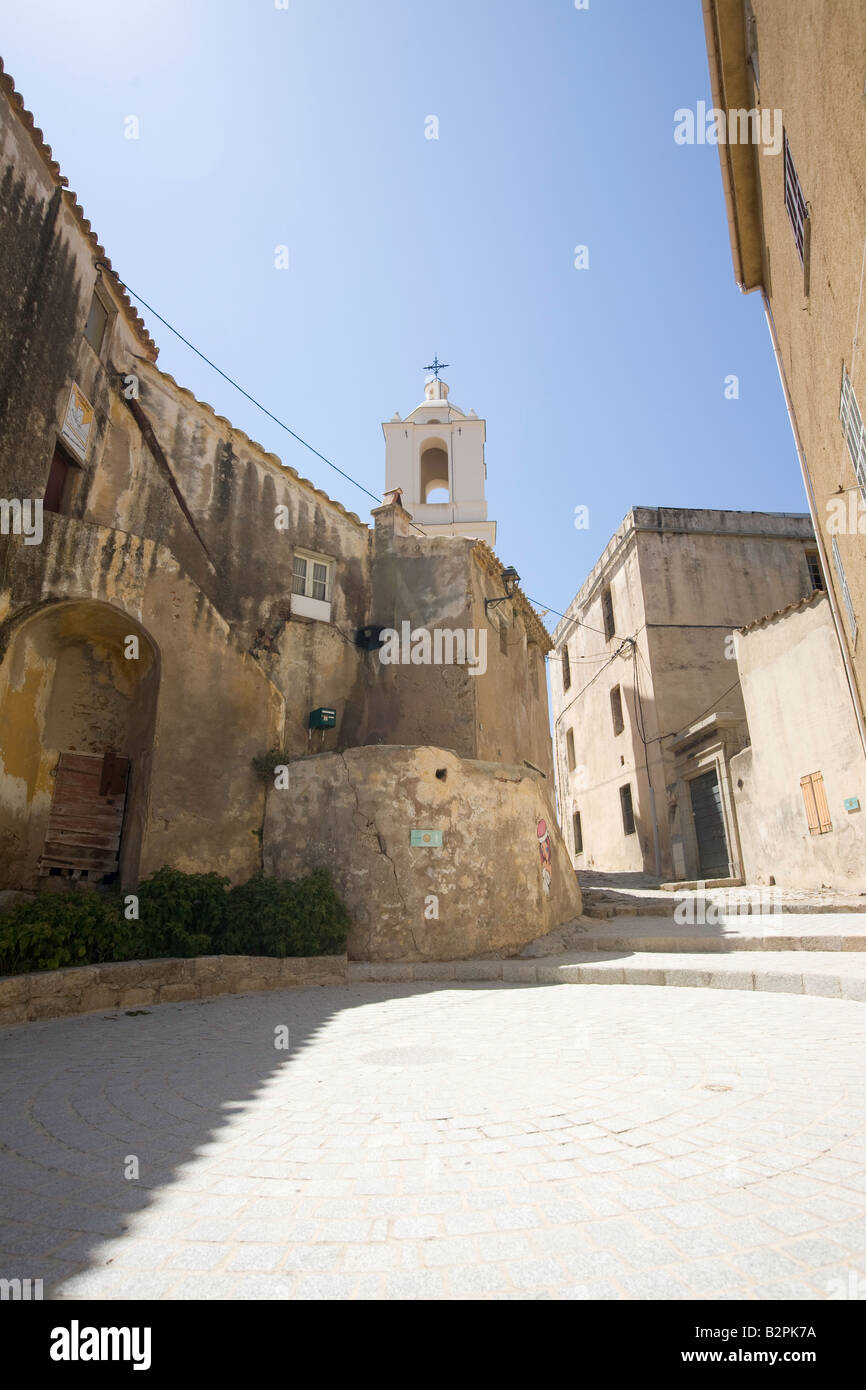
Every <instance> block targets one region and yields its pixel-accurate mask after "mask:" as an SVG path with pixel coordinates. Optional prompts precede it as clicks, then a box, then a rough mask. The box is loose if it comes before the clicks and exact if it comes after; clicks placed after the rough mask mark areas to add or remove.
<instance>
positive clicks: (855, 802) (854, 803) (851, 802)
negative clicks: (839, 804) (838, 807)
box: [843, 796, 860, 811]
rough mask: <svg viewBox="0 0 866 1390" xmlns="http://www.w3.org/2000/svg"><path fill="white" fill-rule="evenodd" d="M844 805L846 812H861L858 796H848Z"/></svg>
mask: <svg viewBox="0 0 866 1390" xmlns="http://www.w3.org/2000/svg"><path fill="white" fill-rule="evenodd" d="M843 805H844V807H845V810H846V811H859V810H860V799H859V797H856V796H846V797H845V800H844V802H843Z"/></svg>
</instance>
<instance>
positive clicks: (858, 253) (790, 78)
mask: <svg viewBox="0 0 866 1390" xmlns="http://www.w3.org/2000/svg"><path fill="white" fill-rule="evenodd" d="M752 9H753V12H754V15H755V20H756V25H757V42H758V61H759V74H760V85H758V84H757V83H756V81H755V76H754V73H753V70H752V68H751V65H750V64H749V63H748V61H747V59H746V54H745V49H744V41H743V6H742V3H741V2H740V0H712V5H711V12H712V14H713V17H714V30H715V34H716V35H717V37H718V40H719V41H720V46H721V52H720V63H719V62H717V61H716V54H715V52H714V51H713V50H714V49H715V42H716V41H715V38H713V39H712V42H711V51H713V59H714V63H713V66H714V69H715V71H716V73H718V71H719V67H720V68H721V72H722V82H721V85H720V84H719V81H718V77H716V85H717V86H719V92H718V97H717V100H719V101H720V102H721V104H722V106H725V107H727V106H733V107H743V106H745V107H753V108H754V107H758V106H760V107H761V108H762V109H763V110H765V111H766V112H767V113H768V114H769V113H770V112H772V113H774V114H775V119H776V120H777V122H778V124H779V125H780V126H781V124H782V123H784V129H785V131H786V133H787V136H788V140H789V142H790V149H791V155H792V158H793V162H794V167H795V170H796V174H797V177H798V179H799V182H800V185H801V188H802V192H803V197H804V199H805V201H806V206H807V209H808V213H809V221H810V237H809V243H808V254H807V257H806V260H807V265H806V267H805V268H804V265H803V264H802V263H801V260H800V256H799V254H798V251H797V247H796V244H795V240H794V233H793V230H792V227H791V223H790V220H789V217H788V213H787V210H786V207H785V196H784V178H785V171H784V154H783V153H778V154H764V153H763V152H762V150H760V149H758V148H752V147H749V146H728V147H725V146H722V145H720V147H719V153H720V156H721V158H722V162H723V168H725V167H727V168H729V169H731V170H732V171H733V197H732V199H731V200H730V220H731V222H732V224H733V240H734V245H735V247H736V245H737V244H739V246H740V260H741V269H740V274H741V276H742V278H743V280H744V281H745V284H746V287H747V288H749V289H752V288H756V287H758V286H763V287H764V288H765V290H766V292H767V294H768V296H769V301H770V306H771V310H772V315H773V320H774V323H775V327H776V333H777V335H778V339H779V344H780V349H781V356H782V362H783V367H784V373H785V377H786V380H787V383H788V388H789V391H790V393H791V397H792V400H793V405H794V413H795V416H796V421H797V426H798V429H799V432H800V436H801V440H802V445H803V450H804V452H805V456H806V459H807V461H808V467H809V470H810V473H811V477H812V482H813V486H814V491H815V502H816V513H817V519H818V524H819V526H820V529H821V531H822V533H823V534H824V540H825V545H826V549H827V552H828V558H829V557H830V550H831V534H830V531H829V527H828V524H827V523H828V519H829V517H830V515H831V514H832V513H830V512H828V503H829V502H836V501H838V500H839V499H840V498H841V499H842V500H843V501H846V502H847V501H848V499H849V497H850V498H851V500H852V502H853V504H854V507H855V512H854V529H853V530H851V529H847V530H846V532H845V533H843V534H839V535H838V536H837V542H838V546H839V550H840V553H841V557H842V562H843V565H844V568H845V573H846V578H847V582H848V588H849V590H850V593H851V597H852V600H853V604H854V610H855V614H856V616H857V621H858V623H859V624H860V626H861V628H862V626H863V624H864V623H866V561H864V553H863V535H864V533H866V506H864V504H863V503H862V502H861V501H860V500H859V494H858V493H857V492H854V493H850V492H849V490H850V489H852V488H855V487H856V477H855V473H854V467H853V464H852V460H851V457H850V454H849V452H848V449H847V447H846V445H845V442H844V437H843V432H842V427H841V424H840V420H839V398H840V389H841V384H842V368H843V364H845V365H846V366H847V368H848V371H849V373H851V379H852V382H853V386H854V390H855V392H856V395H857V398H858V401H859V405H860V410H861V413H863V414H866V357H864V354H863V352H862V350H860V351H858V350H857V347H856V340H857V334H858V315H859V316H860V326H859V334H860V338H861V342H862V333H863V324H862V312H861V308H860V306H861V302H862V296H863V284H864V282H863V267H864V259H863V255H864V238H866V159H864V138H863V108H864V96H863V54H864V52H866V7H864V5H863V3H862V0H833V3H832V4H830V3H828V0H797V3H796V5H794V6H792V4H791V3H790V0H752ZM793 10H795V11H796V22H795V23H792V22H791V21H792V11H793ZM712 32H713V31H712V30H711V33H712ZM767 351H768V352H769V351H770V348H769V347H768V349H767ZM778 410H779V414H780V416H782V412H783V411H784V410H785V402H784V397H783V394H782V392H781V390H780V392H779V396H778ZM791 467H792V469H794V468H796V467H797V463H796V458H795V456H793V454H792V460H791ZM828 581H829V582H830V583H831V584H832V585H833V587H834V591H835V593H836V596H837V600H838V605H839V609H840V610H843V604H842V594H841V588H840V585H839V582H838V579H837V577H836V574H835V570H834V567H833V563H832V558H829V564H828ZM842 627H843V630H844V632H845V640H846V642H847V643H848V647H849V650H850V651H851V659H852V662H853V666H854V669H855V672H856V675H857V682H858V686H859V692H860V703H861V707H862V705H863V703H864V700H866V655H864V648H863V643H862V641H860V642H859V643H858V644H857V648H856V649H855V645H854V642H853V641H852V639H851V632H850V628H849V626H848V621H847V618H846V617H845V615H844V611H843V613H842Z"/></svg>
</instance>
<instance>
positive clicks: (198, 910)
mask: <svg viewBox="0 0 866 1390" xmlns="http://www.w3.org/2000/svg"><path fill="white" fill-rule="evenodd" d="M228 883H229V880H228V879H227V878H223V877H222V875H220V874H185V873H183V872H182V871H181V870H180V869H170V868H168V866H166V867H164V868H162V869H158V870H157V871H156V873H155V874H151V876H150V878H146V879H145V880H144V882H143V883H140V884H139V885H138V887H137V888H136V890H135V892H136V896H137V897H138V917H139V920H138V923H137V924H136V925H137V926H138V929H139V934H140V937H141V951H142V955H143V956H144V957H146V958H147V959H152V958H154V957H156V956H206V955H212V954H216V953H217V952H218V951H219V947H217V946H216V945H215V944H214V943H215V942H216V941H217V940H219V939H220V938H221V937H222V935H223V925H224V918H225V912H226V902H227V894H226V888H227V887H228Z"/></svg>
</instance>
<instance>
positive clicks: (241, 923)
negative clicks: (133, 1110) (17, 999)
mask: <svg viewBox="0 0 866 1390" xmlns="http://www.w3.org/2000/svg"><path fill="white" fill-rule="evenodd" d="M228 885H229V880H228V879H227V878H224V877H223V876H222V875H221V874H215V873H208V874H186V873H183V872H182V871H181V870H180V869H172V868H169V867H168V866H165V867H164V868H162V869H159V870H157V872H156V873H154V874H152V875H151V877H150V878H148V879H145V880H144V882H143V883H140V884H139V886H138V888H137V889H136V890H135V893H136V896H137V898H138V913H139V915H138V919H137V920H133V921H128V920H127V919H126V917H125V916H124V910H123V904H124V899H125V897H126V894H125V893H124V892H122V891H119V890H114V891H112V892H111V893H109V894H102V893H101V892H96V891H93V890H92V889H79V890H77V891H74V892H69V893H45V894H42V895H40V896H39V897H38V898H36V899H35V900H34V901H33V902H27V903H22V904H20V905H19V906H18V907H15V908H13V909H12V911H11V912H9V913H7V914H5V915H4V916H2V917H0V975H20V974H23V973H24V972H26V971H30V970H60V969H62V968H63V967H64V966H70V965H92V964H97V963H100V962H102V961H122V960H136V959H138V960H149V959H154V958H156V957H159V956H183V957H189V956H201V955H220V954H224V955H250V956H325V955H336V954H339V953H341V952H343V951H344V950H345V948H346V934H347V931H348V927H349V914H348V912H347V911H346V907H345V904H344V903H343V901H342V899H341V898H340V897H339V895H338V894H337V892H336V890H335V889H334V886H333V884H332V883H331V879H330V876H329V875H328V873H327V871H326V870H325V869H315V870H314V871H313V872H312V873H310V874H307V876H306V877H305V878H302V879H298V880H296V881H294V882H292V881H288V880H283V879H276V878H269V877H267V876H266V875H265V874H262V873H258V874H255V875H254V876H253V877H252V878H251V879H249V880H248V881H247V882H246V883H243V884H238V885H236V886H235V887H234V888H231V889H230V890H229V888H228Z"/></svg>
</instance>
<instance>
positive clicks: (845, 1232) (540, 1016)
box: [0, 983, 866, 1299]
mask: <svg viewBox="0 0 866 1390" xmlns="http://www.w3.org/2000/svg"><path fill="white" fill-rule="evenodd" d="M286 1026H287V1027H288V1029H289V1037H290V1044H291V1045H290V1048H289V1050H288V1051H286V1050H282V1049H280V1048H279V1047H277V1046H275V1042H278V1041H279V1033H280V1030H281V1029H283V1028H284V1027H286ZM864 1058H866V1005H863V1004H860V1003H856V1002H849V1001H845V1000H835V999H823V998H811V997H804V996H795V995H784V994H780V995H774V994H745V993H740V992H739V991H733V990H732V991H718V992H717V991H701V990H699V989H688V988H681V989H676V990H673V989H651V988H641V987H631V986H614V987H611V986H596V985H582V986H569V987H565V986H540V985H534V986H522V985H506V984H501V983H493V984H489V985H488V984H475V985H469V984H467V985H460V984H436V983H431V984H429V985H423V984H405V985H401V984H394V985H375V984H369V985H354V986H350V987H348V988H345V989H339V988H334V989H315V990H288V991H283V992H279V993H271V994H261V995H248V996H245V997H241V998H221V999H214V1000H209V1001H203V1002H199V1001H196V1002H191V1003H185V1004H165V1005H162V1006H160V1007H157V1008H153V1009H151V1010H150V1011H149V1012H145V1013H138V1014H133V1015H130V1014H126V1013H124V1012H120V1013H117V1014H114V1015H109V1016H101V1015H91V1016H89V1017H85V1018H74V1019H68V1020H62V1021H56V1022H50V1023H39V1024H30V1025H28V1026H25V1027H20V1028H14V1029H6V1030H3V1032H2V1033H0V1088H2V1099H0V1142H2V1149H0V1194H2V1196H0V1204H2V1217H0V1221H2V1224H0V1276H3V1277H6V1278H13V1277H30V1278H42V1279H44V1281H45V1285H46V1289H47V1290H50V1291H51V1295H52V1296H53V1297H55V1298H68V1299H73V1298H76V1297H88V1298H89V1297H100V1298H109V1299H111V1298H169V1299H177V1298H217V1299H222V1298H226V1299H232V1298H252V1299H285V1298H298V1299H317V1298H326V1299H327V1298H338V1299H342V1298H392V1299H428V1298H471V1299H475V1298H492V1299H502V1298H518V1299H525V1298H577V1299H583V1298H609V1299H625V1298H637V1299H688V1298H718V1297H724V1298H733V1299H749V1298H763V1297H779V1298H795V1299H820V1298H866V1061H864ZM136 1165H137V1171H138V1177H134V1176H132V1177H127V1176H125V1173H134V1172H135V1171H136Z"/></svg>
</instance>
